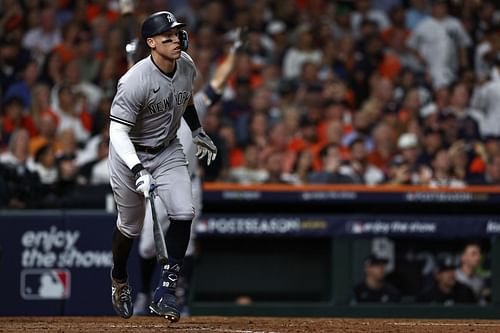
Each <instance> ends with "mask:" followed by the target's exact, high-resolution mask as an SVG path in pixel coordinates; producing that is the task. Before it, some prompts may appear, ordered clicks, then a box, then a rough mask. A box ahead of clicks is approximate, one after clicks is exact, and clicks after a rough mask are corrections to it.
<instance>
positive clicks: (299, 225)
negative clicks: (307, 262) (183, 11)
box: [196, 214, 500, 238]
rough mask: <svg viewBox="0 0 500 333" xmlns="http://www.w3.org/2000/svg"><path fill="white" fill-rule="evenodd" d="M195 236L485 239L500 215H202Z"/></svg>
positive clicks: (495, 231)
mask: <svg viewBox="0 0 500 333" xmlns="http://www.w3.org/2000/svg"><path fill="white" fill-rule="evenodd" d="M196 233H197V235H198V236H200V237H203V236H290V237H331V236H390V237H409V236H411V237H435V238H470V237H479V238H487V237H491V236H495V235H500V216H491V215H485V216H478V215H475V216H464V215H429V216H417V215H389V214H381V215H376V214H370V215H368V214H326V215H315V214H303V215H295V214H279V215H273V214H255V215H253V214H204V215H202V217H201V219H200V221H199V222H198V223H197V225H196Z"/></svg>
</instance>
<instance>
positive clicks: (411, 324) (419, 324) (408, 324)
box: [390, 321, 500, 327]
mask: <svg viewBox="0 0 500 333" xmlns="http://www.w3.org/2000/svg"><path fill="white" fill-rule="evenodd" d="M390 324H391V325H394V326H472V327H473V326H476V327H477V326H479V327H500V323H498V324H496V323H439V322H403V321H402V322H393V323H390Z"/></svg>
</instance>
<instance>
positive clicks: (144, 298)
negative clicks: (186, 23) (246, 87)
mask: <svg viewBox="0 0 500 333" xmlns="http://www.w3.org/2000/svg"><path fill="white" fill-rule="evenodd" d="M229 35H231V36H230V38H231V39H232V40H233V43H232V45H231V48H230V49H229V52H228V54H227V55H226V57H225V58H224V61H223V62H222V63H220V64H219V65H218V66H217V68H216V69H215V72H214V75H213V77H212V79H211V80H210V81H209V83H208V84H207V85H206V86H205V87H203V88H202V89H201V90H200V91H198V92H197V93H195V95H194V104H195V106H196V111H197V112H198V117H199V119H200V121H203V119H204V118H205V115H206V113H207V110H208V109H209V108H210V107H211V106H212V105H214V104H215V103H217V102H218V101H219V100H220V98H221V97H222V93H223V90H224V88H225V86H226V83H227V81H228V79H229V76H230V75H231V73H232V72H233V70H234V68H235V64H236V58H237V51H238V50H240V49H241V47H242V46H243V44H244V38H245V36H246V33H242V30H241V29H236V30H234V31H232V32H231V33H230V34H229ZM128 50H129V51H132V50H135V47H133V46H130V45H129V48H128ZM127 53H128V54H129V59H132V58H133V57H131V56H130V53H131V52H127ZM177 136H178V137H179V140H180V142H181V144H182V147H183V149H184V153H185V154H186V157H187V159H188V162H189V165H188V170H189V174H190V176H191V180H192V181H191V188H192V193H193V203H194V207H195V218H194V220H193V223H192V226H191V228H192V231H191V239H190V241H189V245H188V249H187V252H186V258H185V267H184V272H183V274H182V275H183V276H181V278H184V281H183V282H184V285H183V286H182V287H185V288H187V287H188V285H187V284H188V283H189V280H190V272H191V269H190V266H191V265H192V256H193V254H194V250H195V246H194V232H193V229H194V225H195V224H196V221H197V219H198V217H199V215H200V213H201V208H202V184H201V179H200V177H199V174H198V170H197V165H198V164H197V161H196V156H195V155H196V148H195V146H194V144H193V141H192V139H191V132H190V130H189V127H188V125H187V124H186V122H185V121H184V120H181V126H180V128H179V130H178V132H177ZM160 221H162V222H167V221H168V216H161V218H160ZM162 228H163V230H167V229H168V223H165V224H162ZM155 254H156V249H155V243H154V238H153V223H152V217H151V209H150V207H149V206H147V207H146V218H145V219H144V227H143V229H142V232H141V237H140V240H139V268H140V270H141V278H142V286H141V290H140V292H139V293H138V294H137V298H136V301H135V303H134V314H137V315H145V314H147V313H148V312H149V311H148V305H149V302H150V300H149V299H150V292H151V290H150V283H151V279H152V276H153V274H154V270H155V267H156V258H155ZM181 281H182V279H181ZM179 284H181V283H179ZM179 287H180V290H179V289H178V295H179V296H180V297H182V296H185V295H186V290H185V289H184V290H183V288H182V287H181V286H179ZM179 287H178V288H179ZM178 301H179V303H180V305H182V303H184V302H183V301H182V300H179V299H178Z"/></svg>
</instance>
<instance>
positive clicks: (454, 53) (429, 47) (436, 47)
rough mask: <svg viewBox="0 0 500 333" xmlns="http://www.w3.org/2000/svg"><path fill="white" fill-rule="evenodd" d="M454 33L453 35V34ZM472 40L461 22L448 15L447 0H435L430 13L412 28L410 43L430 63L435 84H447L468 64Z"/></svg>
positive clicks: (430, 71)
mask: <svg viewBox="0 0 500 333" xmlns="http://www.w3.org/2000/svg"><path fill="white" fill-rule="evenodd" d="M451 36H453V37H451ZM470 45H471V40H470V37H469V35H468V34H467V32H466V31H465V29H464V27H463V25H462V23H461V22H460V21H459V20H458V19H456V18H454V17H452V16H449V15H448V4H447V1H446V0H432V7H431V16H429V17H427V18H425V19H423V20H422V21H421V22H420V23H419V24H418V25H417V26H416V27H415V29H414V30H413V31H412V34H411V35H410V37H409V39H408V46H409V47H410V48H411V49H412V50H413V51H414V52H415V54H416V56H417V57H418V58H419V59H420V60H421V62H423V64H424V65H425V66H426V67H427V70H428V71H429V73H430V75H431V77H432V83H433V86H434V87H440V86H446V85H449V84H450V83H452V82H453V81H454V80H456V79H457V74H458V70H459V69H460V68H462V67H466V66H467V65H468V63H467V53H466V49H467V48H468V47H469V46H470Z"/></svg>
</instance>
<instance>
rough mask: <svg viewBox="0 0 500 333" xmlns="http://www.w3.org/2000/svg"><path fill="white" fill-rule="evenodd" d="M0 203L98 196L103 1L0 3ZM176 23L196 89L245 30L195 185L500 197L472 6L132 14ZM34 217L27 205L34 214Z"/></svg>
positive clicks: (349, 4)
mask: <svg viewBox="0 0 500 333" xmlns="http://www.w3.org/2000/svg"><path fill="white" fill-rule="evenodd" d="M1 6H2V7H1V8H0V36H1V42H0V82H1V90H0V94H1V95H0V98H1V99H0V101H1V106H2V108H1V113H0V149H1V154H0V174H1V175H2V177H0V189H2V191H0V206H7V207H12V208H23V207H30V206H33V203H32V200H31V199H32V197H33V196H37V195H38V194H40V193H43V197H44V204H43V205H48V206H50V205H51V204H54V202H56V200H52V199H51V198H52V197H58V196H59V197H60V196H64V195H65V193H66V192H67V191H68V190H69V189H71V188H73V187H75V186H78V185H82V184H107V182H108V181H109V178H108V174H107V167H106V158H107V149H108V133H107V128H108V122H109V120H108V118H109V117H108V115H109V108H110V104H111V101H112V99H113V96H114V93H115V90H116V83H117V80H118V79H119V78H120V76H121V75H122V74H123V73H124V72H125V71H126V70H127V58H126V54H125V52H124V50H125V44H126V39H127V37H126V31H127V29H128V27H127V26H126V25H127V24H128V21H126V20H124V17H123V16H120V12H119V8H118V1H116V0H93V1H92V0H60V1H43V0H24V1H18V0H4V1H3V3H2V5H1ZM167 9H168V10H170V11H172V12H173V13H174V14H175V15H176V17H177V19H178V20H179V21H181V22H187V24H188V32H189V37H190V48H189V51H188V52H189V53H190V55H191V56H192V57H193V59H194V61H195V63H196V65H197V67H198V70H199V75H198V79H197V84H196V87H198V88H199V87H201V86H202V85H203V84H204V83H205V82H206V81H207V80H208V78H209V77H210V74H211V72H212V71H213V69H214V67H215V66H216V65H217V64H218V63H220V61H221V59H222V57H224V55H225V50H226V49H227V46H228V45H229V43H228V40H229V39H230V32H231V31H232V30H233V29H235V28H236V27H247V33H248V42H247V44H246V46H245V48H244V50H243V52H241V53H240V54H239V55H238V59H237V64H236V68H235V71H234V74H233V75H232V76H231V78H230V80H229V83H228V86H227V88H226V89H225V91H224V95H223V99H222V101H221V102H219V103H218V104H216V105H215V106H214V107H212V108H211V109H210V110H209V113H208V115H207V117H206V120H205V123H204V127H205V129H206V131H207V133H208V134H209V135H210V136H211V137H212V138H213V139H214V142H215V143H216V144H217V145H218V148H219V152H220V153H219V154H218V157H217V159H216V161H215V163H213V164H211V165H210V166H209V167H203V168H204V169H203V175H204V179H205V180H206V181H222V182H236V183H240V184H260V183H284V184H290V185H302V184H319V183H321V184H325V183H326V184H339V183H340V184H348V183H353V184H368V185H376V184H420V185H429V186H452V187H460V186H465V185H471V184H483V185H498V184H500V139H499V138H500V10H499V9H500V8H499V6H498V3H497V2H496V1H489V0H481V1H469V0H454V1H439V0H429V1H426V0H357V1H345V0H338V1H326V0H283V1H268V0H256V1H244V0H232V1H217V0H216V1H203V0H190V1H180V0H178V1H158V0H154V1H138V2H137V4H136V8H135V12H134V18H135V20H136V22H141V21H142V20H143V19H144V18H145V17H147V16H148V15H149V14H150V13H152V12H154V11H158V10H167ZM37 205H40V204H39V203H38V204H37Z"/></svg>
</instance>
